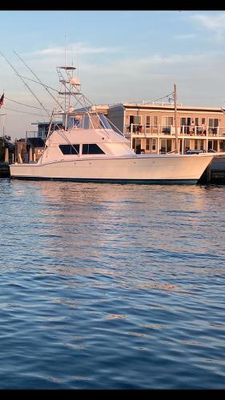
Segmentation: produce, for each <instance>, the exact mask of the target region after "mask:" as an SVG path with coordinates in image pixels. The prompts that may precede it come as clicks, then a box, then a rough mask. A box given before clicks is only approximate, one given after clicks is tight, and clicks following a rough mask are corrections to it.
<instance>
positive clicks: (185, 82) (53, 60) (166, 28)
mask: <svg viewBox="0 0 225 400" xmlns="http://www.w3.org/2000/svg"><path fill="white" fill-rule="evenodd" d="M0 37H1V47H0V51H1V52H2V53H3V54H4V55H5V56H6V57H7V58H8V59H9V60H10V62H11V63H12V64H13V66H14V67H15V68H16V70H17V71H18V72H19V73H20V74H21V75H23V76H26V77H31V78H33V77H32V75H31V73H30V72H29V71H28V70H26V68H25V67H24V65H23V64H22V63H21V61H19V60H18V58H17V57H16V55H15V53H14V51H16V52H17V53H18V54H19V55H20V56H21V57H22V58H23V60H24V61H25V62H26V63H27V64H28V65H29V66H30V67H31V68H32V70H33V71H34V72H35V73H36V75H38V77H39V78H40V79H41V80H42V81H43V82H45V83H47V84H49V85H50V86H53V87H55V88H57V85H58V76H57V73H56V66H58V65H62V64H64V63H65V59H66V62H67V63H68V64H71V63H73V65H74V66H77V67H78V76H79V78H80V80H81V87H82V90H83V92H84V93H85V94H86V95H87V96H88V97H89V98H91V99H92V101H93V103H95V104H104V103H106V104H108V103H117V102H124V101H135V102H137V101H152V100H155V99H157V98H159V97H162V96H164V95H166V94H168V93H170V92H171V91H172V90H173V84H174V83H176V85H177V93H178V103H182V104H185V105H199V106H215V107H217V106H218V107H221V106H223V105H225V78H224V77H225V11H0ZM65 49H66V51H65ZM0 71H1V73H0V95H1V94H2V92H3V91H4V92H5V97H6V98H5V103H4V107H2V108H1V111H0V113H1V114H6V115H5V116H2V117H0V135H1V134H2V130H3V127H4V130H5V133H7V134H8V135H11V136H12V138H15V137H17V138H19V137H24V136H25V134H26V131H30V130H34V129H35V127H34V126H32V125H31V122H36V121H43V120H46V117H45V116H44V114H40V115H35V114H37V113H38V110H37V109H32V108H28V107H25V106H21V105H19V104H17V103H15V101H17V102H21V103H25V104H27V105H32V106H35V107H40V106H39V104H38V102H37V101H36V100H35V98H34V97H33V96H32V95H31V93H30V92H29V90H28V89H27V88H26V87H25V85H24V84H23V82H22V81H21V80H20V78H19V77H18V76H17V75H16V73H15V72H14V71H13V70H12V69H11V67H10V66H9V65H8V64H7V62H6V61H5V59H4V58H2V57H1V56H0ZM27 83H28V84H29V85H30V86H31V88H32V90H33V91H35V93H37V94H38V97H39V98H40V100H41V101H42V102H43V103H44V104H45V105H46V107H50V108H51V107H53V103H52V101H51V98H50V97H49V96H48V95H47V93H46V92H45V91H44V90H43V89H42V90H41V89H40V87H39V86H38V85H36V84H31V83H30V82H27ZM8 99H10V100H8ZM12 100H14V102H13V101H12ZM15 110H17V112H16V111H15ZM22 111H23V112H22ZM31 112H33V113H34V115H31V114H30V113H31Z"/></svg>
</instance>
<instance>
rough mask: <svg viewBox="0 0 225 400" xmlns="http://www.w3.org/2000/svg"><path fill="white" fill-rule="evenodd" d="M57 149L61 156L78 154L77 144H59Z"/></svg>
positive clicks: (78, 147) (78, 146)
mask: <svg viewBox="0 0 225 400" xmlns="http://www.w3.org/2000/svg"><path fill="white" fill-rule="evenodd" d="M59 148H60V150H61V152H62V153H63V154H66V155H67V154H79V150H80V145H79V144H60V145H59Z"/></svg>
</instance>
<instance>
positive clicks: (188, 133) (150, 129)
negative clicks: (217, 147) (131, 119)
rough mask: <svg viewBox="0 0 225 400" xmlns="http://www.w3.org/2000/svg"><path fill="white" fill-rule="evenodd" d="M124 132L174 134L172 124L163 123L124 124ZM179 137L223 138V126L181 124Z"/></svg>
mask: <svg viewBox="0 0 225 400" xmlns="http://www.w3.org/2000/svg"><path fill="white" fill-rule="evenodd" d="M124 133H125V135H126V136H137V137H153V136H165V137H168V136H172V137H173V136H175V127H174V126H172V125H171V126H164V125H155V126H153V125H138V124H130V125H125V127H124ZM177 133H178V135H179V137H181V138H182V137H207V138H212V137H217V138H225V127H210V126H196V125H194V126H191V125H181V126H178V127H177Z"/></svg>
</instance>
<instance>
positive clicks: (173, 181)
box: [11, 176, 198, 185]
mask: <svg viewBox="0 0 225 400" xmlns="http://www.w3.org/2000/svg"><path fill="white" fill-rule="evenodd" d="M11 178H12V179H23V180H32V181H34V180H36V181H46V180H48V181H64V182H67V181H68V182H94V183H117V184H118V183H119V184H132V183H135V184H142V185H195V184H196V183H197V182H198V179H101V178H100V179H94V178H93V179H92V178H46V177H29V176H11Z"/></svg>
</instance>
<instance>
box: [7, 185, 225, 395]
mask: <svg viewBox="0 0 225 400" xmlns="http://www.w3.org/2000/svg"><path fill="white" fill-rule="evenodd" d="M224 199H225V187H224V186H221V187H216V186H209V187H206V186H176V185H174V186H158V185H157V186H147V185H115V184H114V185H110V184H94V183H92V184H85V183H63V182H26V181H16V180H14V181H11V180H9V179H1V180H0V202H1V216H0V252H1V257H0V325H1V330H0V388H2V389H8V388H11V389H42V388H43V389H46V388H48V389H180V388H182V389H196V388H197V389H209V388H212V389H218V388H219V389H223V388H224V387H225V290H224V287H225V201H224Z"/></svg>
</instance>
